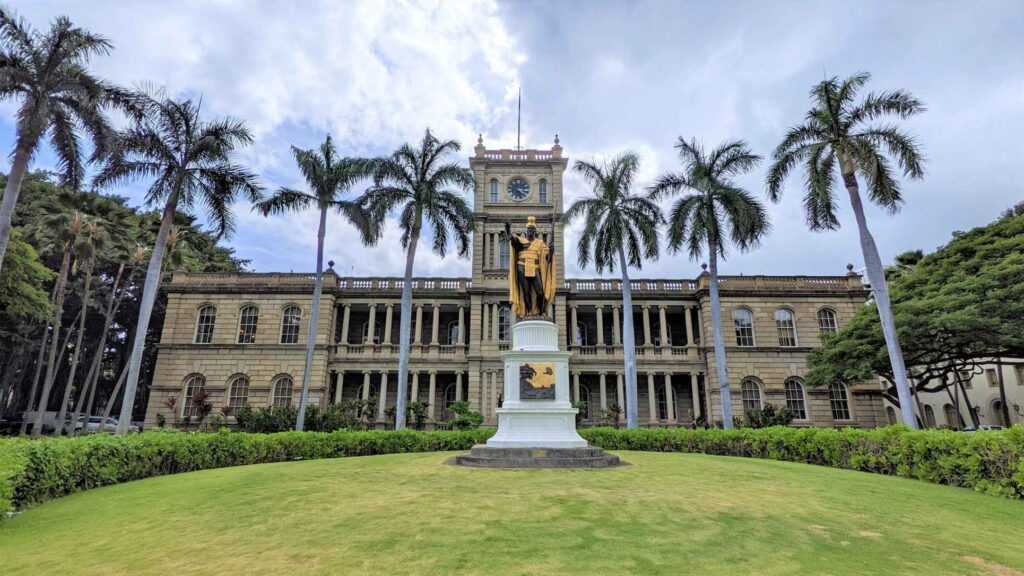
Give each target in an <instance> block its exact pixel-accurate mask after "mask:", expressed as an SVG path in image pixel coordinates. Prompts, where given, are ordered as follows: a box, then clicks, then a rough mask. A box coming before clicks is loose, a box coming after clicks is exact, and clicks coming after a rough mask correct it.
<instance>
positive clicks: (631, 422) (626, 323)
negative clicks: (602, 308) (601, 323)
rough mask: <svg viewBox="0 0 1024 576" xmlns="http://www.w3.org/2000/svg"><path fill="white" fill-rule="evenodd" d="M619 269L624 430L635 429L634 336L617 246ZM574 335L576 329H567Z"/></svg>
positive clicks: (630, 290) (625, 273)
mask: <svg viewBox="0 0 1024 576" xmlns="http://www.w3.org/2000/svg"><path fill="white" fill-rule="evenodd" d="M619 268H621V270H622V357H623V358H624V359H625V369H626V428H636V427H637V405H638V402H639V400H637V394H636V335H635V334H634V333H633V287H632V286H630V284H629V266H628V264H627V263H626V252H625V251H624V250H623V248H622V246H619ZM569 332H570V333H571V334H575V333H576V327H575V326H572V327H571V328H570V329H569Z"/></svg>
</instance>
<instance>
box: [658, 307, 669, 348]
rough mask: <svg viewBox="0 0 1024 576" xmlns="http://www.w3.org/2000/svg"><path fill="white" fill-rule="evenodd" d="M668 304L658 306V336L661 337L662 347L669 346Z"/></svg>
mask: <svg viewBox="0 0 1024 576" xmlns="http://www.w3.org/2000/svg"><path fill="white" fill-rule="evenodd" d="M666 308H667V306H665V305H664V304H662V305H660V306H658V336H660V337H661V347H662V348H668V346H669V344H668V314H667V313H666V310H665V309H666Z"/></svg>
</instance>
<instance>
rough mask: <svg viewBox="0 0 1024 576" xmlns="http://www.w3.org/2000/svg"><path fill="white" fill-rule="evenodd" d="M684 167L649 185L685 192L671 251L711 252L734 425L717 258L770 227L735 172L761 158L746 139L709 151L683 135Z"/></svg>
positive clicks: (719, 364)
mask: <svg viewBox="0 0 1024 576" xmlns="http://www.w3.org/2000/svg"><path fill="white" fill-rule="evenodd" d="M676 149H677V150H678V151H679V159H680V160H681V161H682V163H683V170H682V171H681V172H678V173H675V174H666V175H664V176H662V177H660V178H658V181H657V182H655V184H654V185H653V186H651V188H650V196H651V198H652V199H653V200H660V199H661V198H664V197H666V196H669V195H674V194H678V193H682V194H683V196H682V197H681V198H679V199H678V200H676V202H675V204H674V205H673V206H672V210H671V212H670V213H669V217H668V238H667V240H668V246H669V249H670V250H672V251H673V252H678V251H679V250H686V251H687V252H688V253H689V255H690V258H693V259H697V258H700V257H701V255H703V254H704V249H705V248H707V252H708V271H709V272H710V275H711V284H710V287H709V292H710V293H711V331H712V338H713V340H714V348H715V369H716V375H717V377H718V390H719V397H720V398H721V401H722V425H723V426H725V427H726V428H732V425H733V424H732V394H731V393H730V388H729V371H728V369H727V363H726V356H725V338H724V337H723V335H722V305H721V302H720V300H719V297H718V259H719V258H722V259H723V260H724V259H725V257H726V245H727V244H728V243H729V242H730V241H731V242H732V243H733V244H734V245H735V246H736V247H737V248H739V249H740V250H747V249H749V248H751V247H753V246H754V245H756V244H757V243H758V241H759V240H760V239H761V237H762V236H764V234H765V233H766V232H767V231H768V228H769V225H768V217H767V215H766V213H765V210H764V206H762V205H761V203H760V202H758V201H757V199H756V198H754V197H753V196H752V195H751V194H750V193H749V192H747V191H746V190H744V189H742V188H740V187H739V186H738V185H737V184H736V183H735V182H733V180H732V179H733V177H735V176H739V175H740V174H743V173H745V172H747V171H749V170H750V169H751V168H753V167H754V166H756V165H757V163H758V162H760V160H761V157H760V156H756V155H754V154H753V153H752V152H751V151H750V149H749V148H748V147H747V145H746V143H744V142H743V141H734V142H727V143H725V144H722V145H720V146H719V147H717V148H715V149H714V150H712V151H711V152H710V153H707V152H705V150H704V148H703V147H702V146H701V145H700V144H698V143H697V141H696V140H692V141H690V142H687V141H686V140H684V139H683V138H680V139H679V142H678V143H677V144H676Z"/></svg>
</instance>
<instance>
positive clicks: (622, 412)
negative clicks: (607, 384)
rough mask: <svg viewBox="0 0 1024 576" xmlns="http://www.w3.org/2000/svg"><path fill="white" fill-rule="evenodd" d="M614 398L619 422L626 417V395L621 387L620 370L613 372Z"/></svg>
mask: <svg viewBox="0 0 1024 576" xmlns="http://www.w3.org/2000/svg"><path fill="white" fill-rule="evenodd" d="M615 399H616V400H617V401H618V403H619V422H622V421H623V420H625V419H626V395H625V393H624V391H623V389H622V372H616V373H615Z"/></svg>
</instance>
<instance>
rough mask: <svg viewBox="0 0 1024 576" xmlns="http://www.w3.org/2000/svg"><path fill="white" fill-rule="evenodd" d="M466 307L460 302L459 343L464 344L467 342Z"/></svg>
mask: <svg viewBox="0 0 1024 576" xmlns="http://www.w3.org/2000/svg"><path fill="white" fill-rule="evenodd" d="M465 330H466V307H465V306H463V305H461V304H459V341H458V342H457V344H458V345H459V346H463V345H465V343H466V334H465Z"/></svg>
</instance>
